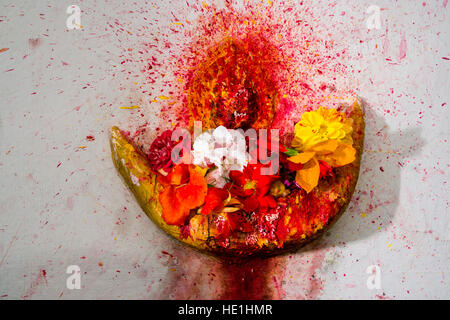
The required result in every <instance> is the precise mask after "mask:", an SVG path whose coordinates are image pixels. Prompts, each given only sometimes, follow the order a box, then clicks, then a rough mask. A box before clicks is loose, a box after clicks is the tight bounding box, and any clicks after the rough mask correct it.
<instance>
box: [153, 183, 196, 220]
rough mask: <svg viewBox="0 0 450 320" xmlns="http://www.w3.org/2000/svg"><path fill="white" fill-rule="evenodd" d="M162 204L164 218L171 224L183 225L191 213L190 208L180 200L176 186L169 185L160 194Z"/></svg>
mask: <svg viewBox="0 0 450 320" xmlns="http://www.w3.org/2000/svg"><path fill="white" fill-rule="evenodd" d="M159 202H160V203H161V206H162V209H163V210H162V215H161V216H162V218H163V219H164V221H165V222H166V223H167V224H169V225H182V224H183V223H184V221H185V220H186V217H187V216H188V215H189V208H187V207H185V206H184V204H183V202H181V201H179V199H178V197H177V195H176V191H175V187H173V186H169V187H167V188H165V189H164V191H163V192H161V193H160V194H159Z"/></svg>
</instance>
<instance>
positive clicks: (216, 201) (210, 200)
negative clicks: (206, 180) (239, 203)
mask: <svg viewBox="0 0 450 320" xmlns="http://www.w3.org/2000/svg"><path fill="white" fill-rule="evenodd" d="M228 195H229V194H228V191H227V190H224V189H220V188H214V187H210V188H208V193H207V194H206V198H205V205H204V206H203V208H202V210H201V212H200V213H201V214H204V215H208V214H210V213H211V212H212V211H214V210H216V209H218V208H220V207H221V206H223V201H224V200H226V199H227V198H228Z"/></svg>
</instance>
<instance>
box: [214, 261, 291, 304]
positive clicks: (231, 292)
mask: <svg viewBox="0 0 450 320" xmlns="http://www.w3.org/2000/svg"><path fill="white" fill-rule="evenodd" d="M281 259H282V258H272V259H252V260H249V261H245V262H241V263H235V264H230V263H228V262H222V264H221V270H222V271H223V273H222V275H223V278H222V283H223V288H224V292H223V293H222V295H221V296H220V297H219V298H220V299H224V300H274V299H282V298H283V295H284V293H283V291H282V289H281V287H280V285H279V284H278V281H277V277H282V276H283V273H282V269H283V268H282V265H283V264H282V263H281V261H282V260H281Z"/></svg>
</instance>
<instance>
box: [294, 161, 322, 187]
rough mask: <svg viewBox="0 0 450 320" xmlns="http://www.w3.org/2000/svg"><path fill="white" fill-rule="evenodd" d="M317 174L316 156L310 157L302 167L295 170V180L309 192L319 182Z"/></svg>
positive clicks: (318, 172)
mask: <svg viewBox="0 0 450 320" xmlns="http://www.w3.org/2000/svg"><path fill="white" fill-rule="evenodd" d="M319 176H320V166H319V162H318V161H317V159H316V158H312V159H311V161H308V163H306V164H305V165H304V166H303V169H301V170H298V171H297V174H296V176H295V181H297V183H298V184H299V185H300V187H302V188H303V189H305V191H306V192H307V193H309V192H311V190H312V189H314V188H315V187H316V186H317V184H318V183H319Z"/></svg>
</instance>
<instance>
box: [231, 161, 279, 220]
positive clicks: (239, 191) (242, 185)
mask: <svg viewBox="0 0 450 320" xmlns="http://www.w3.org/2000/svg"><path fill="white" fill-rule="evenodd" d="M262 167H264V166H263V165H261V164H248V165H247V166H246V167H245V168H244V170H243V171H242V172H241V171H235V170H233V171H230V179H231V183H228V184H227V186H226V187H228V188H230V192H231V194H232V195H233V196H235V197H237V198H239V199H240V200H241V201H242V203H243V204H244V208H243V209H244V211H246V212H253V211H255V210H256V209H258V208H260V209H261V210H265V209H267V208H269V207H270V208H273V207H276V201H275V199H274V198H273V197H272V196H271V195H267V193H268V192H269V190H270V186H271V185H272V183H273V182H274V181H275V180H276V179H278V176H275V175H262V174H261V168H262Z"/></svg>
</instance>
